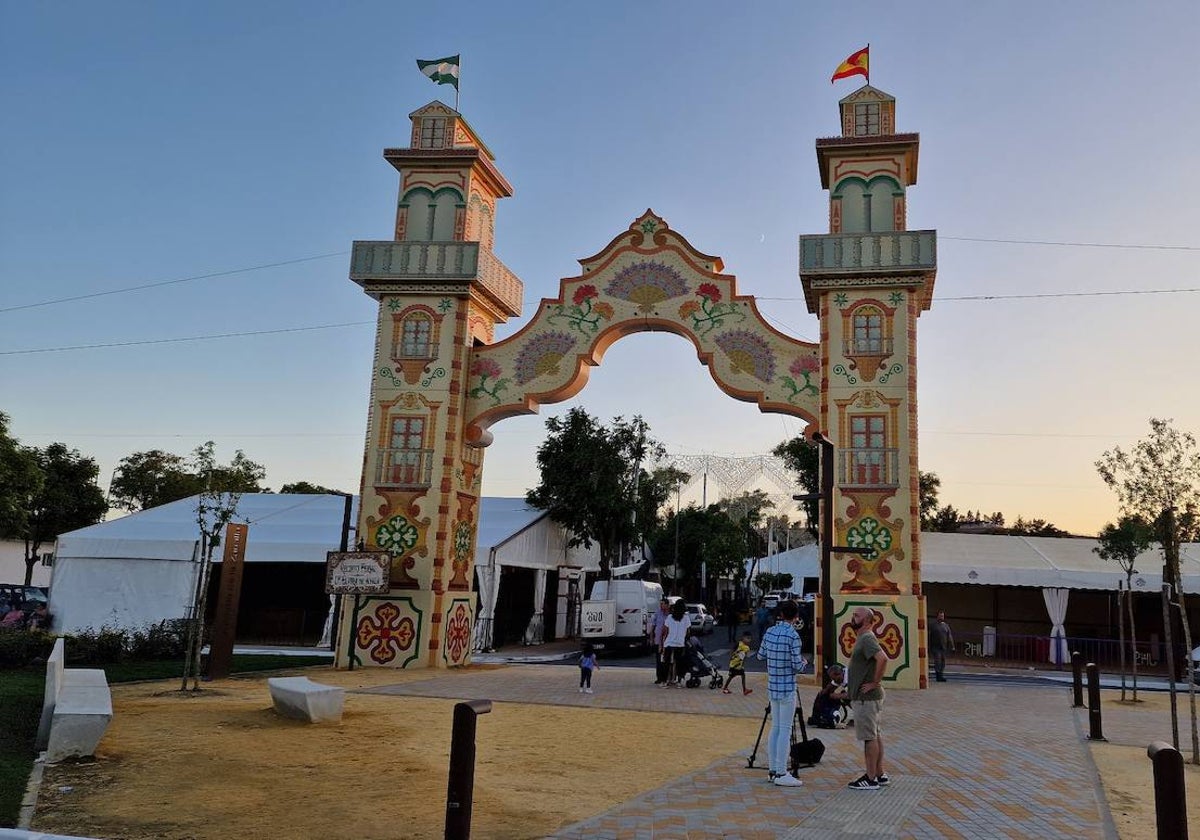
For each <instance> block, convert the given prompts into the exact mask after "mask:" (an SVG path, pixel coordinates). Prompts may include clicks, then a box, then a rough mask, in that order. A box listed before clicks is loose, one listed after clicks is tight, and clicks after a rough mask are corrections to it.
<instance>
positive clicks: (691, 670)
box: [683, 636, 724, 688]
mask: <svg viewBox="0 0 1200 840" xmlns="http://www.w3.org/2000/svg"><path fill="white" fill-rule="evenodd" d="M683 661H684V668H685V669H686V674H687V677H686V682H685V683H684V684H685V685H686V686H687V687H688V688H696V687H697V686H699V685H700V682H701V681H702V680H705V679H707V680H708V687H709V688H720V687H721V684H722V683H723V682H724V680H723V679H722V678H721V672H720V671H718V670H717V666H716V665H714V664H713V663H712V660H711V659H709V658H708V657H707V656H705V655H704V645H702V644H700V640H699V639H697V638H696V637H695V636H688V639H687V641H686V642H684V644H683Z"/></svg>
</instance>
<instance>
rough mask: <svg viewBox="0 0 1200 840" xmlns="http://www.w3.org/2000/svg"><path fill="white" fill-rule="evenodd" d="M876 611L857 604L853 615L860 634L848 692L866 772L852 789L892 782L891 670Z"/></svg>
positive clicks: (851, 664)
mask: <svg viewBox="0 0 1200 840" xmlns="http://www.w3.org/2000/svg"><path fill="white" fill-rule="evenodd" d="M874 624H875V613H874V611H873V610H872V609H871V608H870V607H855V608H854V612H853V613H851V614H850V626H851V627H853V628H854V632H856V633H857V634H858V640H857V641H855V643H854V650H853V651H852V652H851V654H850V676H849V679H848V680H847V681H846V695H847V696H848V697H849V698H850V703H851V705H852V706H853V708H854V737H855V738H857V739H858V740H859V741H862V742H863V761H864V763H865V764H866V770H867V772H866V773H863V775H861V776H859V777H858V778H857V779H855V780H854V781H852V782H850V784H849V785H847V787H849V788H850V789H851V790H879V788H880V787H881V786H883V785H887V784H890V783H891V779H889V778H888V775H887V773H885V772H883V730H882V728H881V727H880V717H881V714H882V712H883V673H884V671H885V670H887V654H885V653H884V652H883V648H881V647H880V646H879V640H878V639H876V638H875V631H874V629H873V628H874Z"/></svg>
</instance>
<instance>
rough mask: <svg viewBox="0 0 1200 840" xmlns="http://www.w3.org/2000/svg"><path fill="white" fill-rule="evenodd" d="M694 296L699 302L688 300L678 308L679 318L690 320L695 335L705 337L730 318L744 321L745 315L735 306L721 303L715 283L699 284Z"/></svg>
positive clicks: (719, 293) (719, 290)
mask: <svg viewBox="0 0 1200 840" xmlns="http://www.w3.org/2000/svg"><path fill="white" fill-rule="evenodd" d="M696 296H697V297H699V298H700V300H689V301H687V302H685V303H684V304H682V305H681V306H680V307H679V317H680V318H683V319H685V320H686V319H688V318H690V319H691V320H692V329H693V330H695V332H696V334H697V335H707V334H708V333H709V332H711V331H712V330H714V329H716V328H717V327H720V326H722V325H723V324H724V323H725V321H726V320H728V319H730V318H732V319H734V320H737V321H744V320H746V313H745V312H742V311H741V310H740V309H739V308H738V306H737V304H735V303H733V302H732V301H728V302H726V303H722V302H721V298H722V294H721V289H720V288H719V287H718V286H717V284H716V283H701V284H700V286H699V288H697V289H696Z"/></svg>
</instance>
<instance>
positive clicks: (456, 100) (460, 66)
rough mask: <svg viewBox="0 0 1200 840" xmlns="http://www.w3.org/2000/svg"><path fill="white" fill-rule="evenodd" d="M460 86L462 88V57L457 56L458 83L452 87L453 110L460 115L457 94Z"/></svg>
mask: <svg viewBox="0 0 1200 840" xmlns="http://www.w3.org/2000/svg"><path fill="white" fill-rule="evenodd" d="M461 86H462V55H461V54H460V55H459V56H458V83H457V84H456V85H455V86H454V110H455V111H458V113H460V114H461V113H462V111H459V110H458V93H459V90H458V89H459V88H460V87H461Z"/></svg>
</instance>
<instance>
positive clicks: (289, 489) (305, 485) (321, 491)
mask: <svg viewBox="0 0 1200 840" xmlns="http://www.w3.org/2000/svg"><path fill="white" fill-rule="evenodd" d="M279 492H280V493H299V494H306V495H312V496H321V495H324V496H344V495H345V493H343V492H341V491H340V490H331V489H330V488H328V487H323V486H322V485H320V484H311V483H309V482H307V481H293V482H292V483H291V484H285V485H283V486H282V487H280V488H279Z"/></svg>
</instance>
